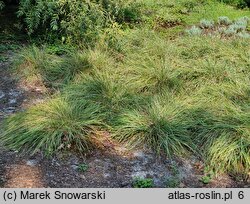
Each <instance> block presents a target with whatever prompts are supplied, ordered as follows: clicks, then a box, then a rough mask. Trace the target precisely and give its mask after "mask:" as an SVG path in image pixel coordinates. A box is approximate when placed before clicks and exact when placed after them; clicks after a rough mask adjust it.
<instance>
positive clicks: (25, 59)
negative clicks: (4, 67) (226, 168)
mask: <svg viewBox="0 0 250 204" xmlns="http://www.w3.org/2000/svg"><path fill="white" fill-rule="evenodd" d="M49 52H50V50H47V48H46V47H44V48H42V49H40V48H38V47H36V46H30V47H27V48H24V49H23V50H21V51H20V53H19V54H18V56H17V58H16V59H15V61H14V66H13V71H14V72H15V73H16V74H17V75H18V76H19V77H20V78H21V80H22V81H23V83H24V84H26V85H28V86H31V87H36V86H44V87H47V88H58V87H61V86H64V85H66V84H68V83H69V82H71V81H72V80H73V79H74V78H75V76H76V75H77V74H78V73H80V72H84V71H85V70H88V69H89V68H91V65H90V64H89V62H88V55H87V53H84V52H76V53H74V54H73V53H71V52H70V53H69V54H67V55H63V56H57V55H52V54H49Z"/></svg>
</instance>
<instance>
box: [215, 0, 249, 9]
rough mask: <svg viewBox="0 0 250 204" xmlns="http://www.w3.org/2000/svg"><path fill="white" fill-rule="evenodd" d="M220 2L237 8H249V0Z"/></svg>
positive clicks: (223, 0)
mask: <svg viewBox="0 0 250 204" xmlns="http://www.w3.org/2000/svg"><path fill="white" fill-rule="evenodd" d="M220 1H221V2H224V3H228V4H231V5H235V6H237V7H239V8H244V7H247V6H248V7H249V6H250V0H220Z"/></svg>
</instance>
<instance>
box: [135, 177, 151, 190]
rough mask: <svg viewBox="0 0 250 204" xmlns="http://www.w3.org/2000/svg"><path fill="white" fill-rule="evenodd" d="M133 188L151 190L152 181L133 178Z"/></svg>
mask: <svg viewBox="0 0 250 204" xmlns="http://www.w3.org/2000/svg"><path fill="white" fill-rule="evenodd" d="M132 186H133V188H153V187H154V181H153V179H150V178H139V177H137V178H135V179H134V181H133V183H132Z"/></svg>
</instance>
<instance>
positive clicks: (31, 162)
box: [26, 160, 38, 166]
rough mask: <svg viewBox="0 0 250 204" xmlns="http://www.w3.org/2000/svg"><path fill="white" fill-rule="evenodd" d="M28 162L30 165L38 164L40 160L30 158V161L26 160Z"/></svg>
mask: <svg viewBox="0 0 250 204" xmlns="http://www.w3.org/2000/svg"><path fill="white" fill-rule="evenodd" d="M26 164H27V165H28V166H36V165H37V164H38V161H37V160H28V161H27V162H26Z"/></svg>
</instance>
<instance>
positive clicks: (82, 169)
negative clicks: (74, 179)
mask: <svg viewBox="0 0 250 204" xmlns="http://www.w3.org/2000/svg"><path fill="white" fill-rule="evenodd" d="M77 169H78V171H80V172H83V173H84V172H86V171H87V170H88V169H89V166H88V164H80V165H79V166H78V168H77Z"/></svg>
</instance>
